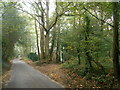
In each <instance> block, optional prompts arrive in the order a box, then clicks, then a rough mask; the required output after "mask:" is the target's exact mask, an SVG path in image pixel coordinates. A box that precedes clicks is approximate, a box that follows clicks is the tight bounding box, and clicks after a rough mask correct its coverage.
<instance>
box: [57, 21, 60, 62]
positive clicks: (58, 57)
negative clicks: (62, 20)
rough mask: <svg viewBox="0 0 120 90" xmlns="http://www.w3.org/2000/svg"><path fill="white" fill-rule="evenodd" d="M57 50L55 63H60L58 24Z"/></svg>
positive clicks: (58, 27)
mask: <svg viewBox="0 0 120 90" xmlns="http://www.w3.org/2000/svg"><path fill="white" fill-rule="evenodd" d="M57 30H58V31H57V43H56V44H57V50H56V62H57V63H58V62H60V24H59V22H58V26H57Z"/></svg>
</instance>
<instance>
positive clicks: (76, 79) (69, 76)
mask: <svg viewBox="0 0 120 90" xmlns="http://www.w3.org/2000/svg"><path fill="white" fill-rule="evenodd" d="M25 62H27V63H28V64H29V65H31V66H33V67H34V68H35V69H37V70H39V71H40V72H42V73H44V74H46V75H47V76H49V77H50V78H51V79H53V80H55V81H57V82H58V83H60V84H62V85H63V86H64V87H65V88H99V87H97V86H96V85H95V82H90V81H88V80H86V79H85V78H82V77H80V76H78V75H77V74H75V73H72V72H71V71H70V70H68V69H64V68H62V66H61V64H42V65H40V66H38V65H37V64H36V63H35V62H32V61H28V60H27V61H25Z"/></svg>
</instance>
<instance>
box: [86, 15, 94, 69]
mask: <svg viewBox="0 0 120 90" xmlns="http://www.w3.org/2000/svg"><path fill="white" fill-rule="evenodd" d="M85 21H86V29H85V41H86V43H85V55H86V64H87V65H88V69H91V68H92V63H91V60H92V56H91V55H90V51H89V50H90V49H89V48H88V46H89V43H88V41H89V39H88V38H89V29H90V28H89V27H90V20H89V17H88V16H87V15H86V17H85Z"/></svg>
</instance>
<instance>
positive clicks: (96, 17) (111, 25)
mask: <svg viewBox="0 0 120 90" xmlns="http://www.w3.org/2000/svg"><path fill="white" fill-rule="evenodd" d="M84 9H85V10H86V11H87V12H88V13H90V14H91V15H92V16H93V17H95V18H96V19H98V20H100V21H102V22H104V23H106V24H108V25H109V26H111V27H114V26H113V25H111V24H110V23H108V22H106V21H105V20H102V19H100V18H98V17H97V16H95V15H94V14H92V13H91V12H90V11H89V10H88V9H87V8H85V7H84Z"/></svg>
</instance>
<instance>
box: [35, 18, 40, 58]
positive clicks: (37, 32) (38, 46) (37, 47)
mask: <svg viewBox="0 0 120 90" xmlns="http://www.w3.org/2000/svg"><path fill="white" fill-rule="evenodd" d="M35 32H36V43H37V51H38V59H39V60H40V49H39V43H38V31H37V22H36V20H35Z"/></svg>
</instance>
